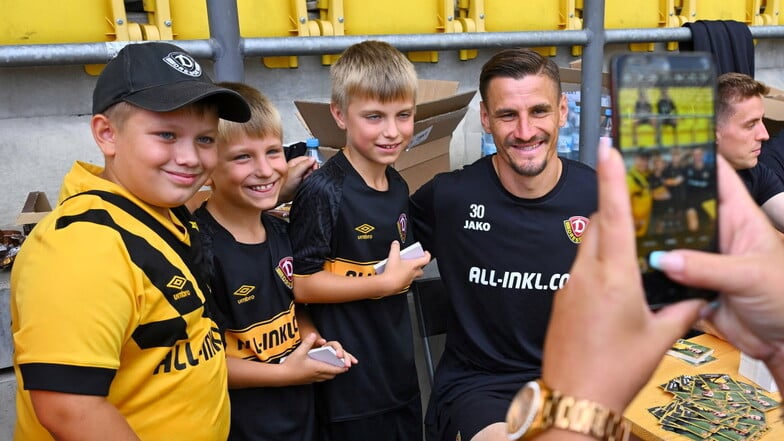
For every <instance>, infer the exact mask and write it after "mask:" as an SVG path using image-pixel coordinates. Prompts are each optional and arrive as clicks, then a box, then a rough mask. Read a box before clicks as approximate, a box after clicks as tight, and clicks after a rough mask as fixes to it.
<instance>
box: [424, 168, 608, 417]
mask: <svg viewBox="0 0 784 441" xmlns="http://www.w3.org/2000/svg"><path fill="white" fill-rule="evenodd" d="M492 158H493V156H487V157H484V158H481V159H479V160H478V161H476V162H475V163H473V164H471V165H468V166H466V167H464V168H463V169H462V170H456V171H453V172H449V173H442V174H439V175H437V176H436V177H435V178H433V179H432V180H431V181H430V182H428V183H426V184H425V185H423V186H422V187H421V188H420V189H419V190H418V191H417V192H416V193H414V195H413V196H412V197H411V215H412V218H413V223H414V227H415V231H416V233H417V239H418V240H419V241H420V242H421V243H422V245H423V247H424V248H425V249H427V250H430V252H431V253H433V256H434V258H435V259H437V262H438V268H439V272H440V274H441V279H442V280H443V282H444V285H445V286H446V292H447V293H449V299H450V301H449V304H450V309H449V310H448V311H447V341H446V347H445V350H444V354H443V356H442V358H441V361H440V363H439V365H438V369H437V370H436V377H435V384H434V387H433V395H431V403H432V404H431V406H430V408H431V409H433V408H434V407H435V408H438V407H439V403H446V402H449V401H451V400H453V399H457V398H458V397H461V396H463V394H465V393H467V392H468V391H479V390H485V391H496V392H498V393H499V394H500V396H504V395H503V394H504V393H506V394H507V395H508V398H509V400H510V401H511V398H512V395H513V394H514V393H515V392H516V391H517V390H518V389H519V387H520V386H519V385H520V384H524V383H525V382H526V381H529V380H531V379H534V378H537V377H539V376H540V373H541V362H542V348H543V345H544V337H545V331H546V330H547V324H548V319H549V316H550V310H551V307H552V302H553V297H554V294H555V292H556V291H557V290H558V289H560V288H562V287H563V286H564V285H565V284H566V282H567V281H568V280H569V269H570V268H571V266H572V263H573V261H574V258H575V255H576V253H577V248H578V246H579V244H580V243H581V241H582V237H583V233H584V232H585V229H586V228H587V226H588V222H589V216H590V215H591V214H592V213H593V212H594V211H596V207H597V189H596V188H597V187H596V174H595V172H594V171H593V170H592V169H591V168H590V167H588V166H586V165H584V164H582V163H579V162H576V161H570V160H568V159H563V158H561V159H560V161H561V162H562V163H563V171H562V173H561V177H560V179H559V181H558V183H557V184H556V185H555V187H554V188H553V189H552V190H551V191H550V192H549V193H547V194H546V195H544V196H542V197H540V198H536V199H523V198H518V197H516V196H514V195H512V194H511V193H509V192H508V191H506V189H505V188H504V187H503V185H502V184H501V182H500V181H499V179H498V176H497V175H496V173H495V170H494V168H493V162H492ZM501 391H503V392H501Z"/></svg>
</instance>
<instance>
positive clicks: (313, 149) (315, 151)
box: [305, 138, 324, 167]
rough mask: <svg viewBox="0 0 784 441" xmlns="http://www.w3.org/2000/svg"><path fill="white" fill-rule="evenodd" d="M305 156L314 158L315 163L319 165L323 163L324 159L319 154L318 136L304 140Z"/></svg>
mask: <svg viewBox="0 0 784 441" xmlns="http://www.w3.org/2000/svg"><path fill="white" fill-rule="evenodd" d="M305 156H310V157H312V158H315V159H316V164H318V166H319V167H321V165H322V164H324V160H323V159H321V154H320V153H319V139H318V138H308V139H307V140H306V141H305Z"/></svg>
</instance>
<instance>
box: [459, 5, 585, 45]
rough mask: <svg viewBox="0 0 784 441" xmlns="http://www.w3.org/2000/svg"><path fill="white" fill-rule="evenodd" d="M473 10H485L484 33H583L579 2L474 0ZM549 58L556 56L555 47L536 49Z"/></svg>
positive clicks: (481, 14)
mask: <svg viewBox="0 0 784 441" xmlns="http://www.w3.org/2000/svg"><path fill="white" fill-rule="evenodd" d="M469 8H472V9H477V8H481V11H482V12H481V13H479V14H478V15H479V16H482V18H483V19H484V21H483V25H482V27H481V31H487V32H508V31H554V30H564V29H582V21H581V20H580V19H579V18H577V15H576V10H575V0H537V1H527V2H526V1H513V0H512V1H510V0H471V1H470V2H469ZM533 49H534V50H536V51H537V52H539V53H540V54H542V55H546V56H554V55H555V54H556V48H555V46H543V47H535V48H533Z"/></svg>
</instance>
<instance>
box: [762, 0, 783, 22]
mask: <svg viewBox="0 0 784 441" xmlns="http://www.w3.org/2000/svg"><path fill="white" fill-rule="evenodd" d="M780 8H781V0H762V1H761V3H760V10H761V15H762V23H763V24H764V25H765V26H775V25H780V24H784V17H782V14H780V13H779V12H781V11H780Z"/></svg>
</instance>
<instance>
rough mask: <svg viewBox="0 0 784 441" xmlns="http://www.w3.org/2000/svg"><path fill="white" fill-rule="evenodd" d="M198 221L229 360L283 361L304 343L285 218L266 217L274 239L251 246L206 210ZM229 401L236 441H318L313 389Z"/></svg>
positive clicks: (270, 390) (239, 392)
mask: <svg viewBox="0 0 784 441" xmlns="http://www.w3.org/2000/svg"><path fill="white" fill-rule="evenodd" d="M194 217H195V218H196V221H197V222H198V224H199V231H200V232H201V238H202V244H203V245H204V248H205V256H206V259H207V261H208V262H209V263H210V264H211V265H210V266H211V277H210V280H211V286H212V295H213V296H214V298H215V303H216V305H217V307H218V309H219V310H220V315H221V316H222V321H221V322H222V323H221V324H222V327H223V328H224V329H225V336H226V353H227V355H228V356H233V357H237V358H244V359H246V360H252V361H256V362H260V363H279V362H280V359H281V358H282V357H284V356H287V355H288V354H290V353H291V351H293V350H294V349H296V348H297V346H299V344H300V342H301V338H300V332H299V328H298V326H297V319H296V316H295V306H294V297H293V295H292V293H291V279H292V275H293V267H292V255H291V244H290V243H289V238H288V234H287V232H286V223H285V221H282V220H280V219H278V218H275V217H272V216H268V215H262V216H261V219H259V222H262V223H263V224H264V229H265V231H266V233H267V240H266V241H264V242H262V243H256V244H246V243H239V242H237V241H236V240H235V239H234V236H232V234H231V233H230V232H229V231H227V230H226V229H225V228H224V227H223V226H221V225H220V224H219V223H218V222H217V221H216V220H215V218H213V217H212V215H210V213H209V211H207V209H206V206H205V205H202V206H201V207H200V208H199V209H198V210H196V212H195V213H194ZM299 307H302V306H299ZM229 397H230V398H231V433H230V436H229V439H230V440H266V439H285V440H292V441H313V440H315V436H316V415H315V412H316V407H315V402H314V397H313V386H312V385H310V384H306V385H298V386H284V387H255V388H245V389H231V390H230V391H229Z"/></svg>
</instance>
